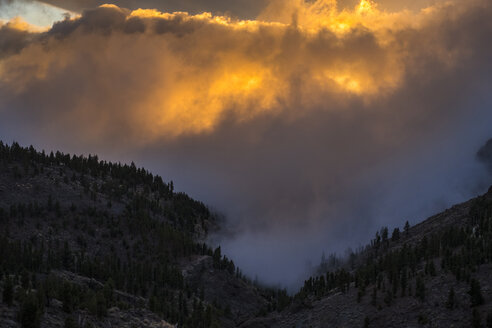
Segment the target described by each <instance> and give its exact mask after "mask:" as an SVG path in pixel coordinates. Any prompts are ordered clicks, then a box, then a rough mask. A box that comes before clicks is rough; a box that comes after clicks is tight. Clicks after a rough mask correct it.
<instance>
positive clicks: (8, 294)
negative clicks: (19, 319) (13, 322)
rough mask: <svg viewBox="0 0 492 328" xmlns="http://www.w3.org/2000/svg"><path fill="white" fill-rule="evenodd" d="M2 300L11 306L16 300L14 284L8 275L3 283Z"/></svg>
mask: <svg viewBox="0 0 492 328" xmlns="http://www.w3.org/2000/svg"><path fill="white" fill-rule="evenodd" d="M2 300H3V302H4V303H5V304H7V306H11V305H12V303H13V301H14V286H13V284H12V280H10V277H9V276H8V275H7V277H6V278H5V282H4V285H3V293H2Z"/></svg>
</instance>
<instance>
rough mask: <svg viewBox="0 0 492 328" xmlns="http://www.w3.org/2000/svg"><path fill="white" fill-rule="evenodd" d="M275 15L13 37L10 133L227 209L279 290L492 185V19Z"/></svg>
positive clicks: (83, 20)
mask: <svg viewBox="0 0 492 328" xmlns="http://www.w3.org/2000/svg"><path fill="white" fill-rule="evenodd" d="M378 8H379V7H378V6H377V5H376V4H375V3H373V2H371V1H367V0H363V1H361V2H360V3H358V4H357V5H355V6H354V7H352V8H351V9H350V10H348V9H343V10H341V9H339V8H338V6H337V3H336V2H335V1H332V0H317V1H314V2H312V1H311V2H304V1H301V0H295V1H294V0H293V1H272V2H270V3H269V5H268V6H267V7H266V8H265V9H264V10H263V11H262V13H261V14H260V15H259V17H258V19H256V20H239V19H234V18H231V17H229V16H215V15H212V14H210V13H202V14H195V15H192V14H188V13H185V12H175V13H163V12H159V11H157V10H134V11H131V10H128V9H122V8H119V7H116V6H114V5H105V6H101V7H98V8H96V9H90V10H87V11H85V12H83V14H82V15H81V16H80V17H76V18H71V19H66V20H64V21H61V22H58V23H56V24H54V25H53V26H52V27H51V29H49V30H48V31H46V32H39V31H36V30H33V29H32V28H30V27H29V26H28V25H25V24H22V23H21V22H20V21H19V20H17V21H11V22H9V23H6V24H3V25H2V26H1V27H0V137H1V138H3V139H4V140H7V141H8V140H12V139H15V140H18V141H20V142H23V143H28V144H30V143H34V144H35V145H37V146H39V147H44V148H49V149H52V148H56V149H62V150H66V151H70V152H74V151H75V152H85V153H88V152H91V153H95V152H97V153H98V154H100V156H101V157H105V158H108V159H114V160H135V161H136V162H138V163H139V164H141V165H145V166H146V167H149V168H151V169H153V171H155V172H156V173H159V174H161V175H163V176H164V178H167V179H173V180H174V181H175V183H176V185H177V186H178V188H180V189H183V190H185V191H187V192H190V193H191V194H192V195H193V196H195V197H198V198H200V199H201V200H203V201H206V202H207V203H209V204H210V205H211V206H213V207H215V208H217V209H218V210H220V211H222V212H224V213H225V215H226V217H227V220H228V221H227V222H228V228H227V230H228V231H230V232H231V234H230V236H229V237H224V236H222V239H221V240H220V242H221V243H222V244H223V247H224V248H225V250H226V252H229V254H230V255H231V256H232V257H233V258H235V260H236V261H237V262H238V264H239V265H240V266H241V267H243V268H244V270H245V271H246V272H247V273H249V274H251V275H255V274H258V276H259V278H260V279H263V280H264V281H267V282H270V283H273V282H279V281H280V282H282V283H285V284H291V283H295V282H296V281H297V280H298V279H299V277H300V276H302V274H303V272H304V271H305V269H306V263H307V261H316V260H317V259H318V258H319V257H320V254H321V252H322V250H325V251H327V252H330V251H343V249H345V248H346V247H347V246H348V245H352V246H354V244H355V246H356V245H357V243H359V242H360V243H363V242H365V241H366V240H367V239H368V238H369V237H370V235H372V233H371V231H375V230H376V229H377V228H378V227H379V226H380V225H382V224H388V225H401V224H402V223H403V222H405V220H406V219H409V220H411V221H413V222H415V221H417V220H419V219H423V218H424V216H425V215H429V214H432V213H433V212H435V211H437V210H440V209H442V208H444V207H446V206H448V205H450V204H452V203H454V202H457V201H460V200H464V199H466V198H467V197H470V196H472V195H475V194H477V193H479V192H480V191H482V190H484V189H486V188H487V184H488V183H489V182H490V181H489V178H490V176H489V173H488V171H487V170H486V168H485V166H483V165H482V164H480V163H479V162H478V161H477V160H476V152H477V150H478V149H479V147H480V146H482V145H483V144H484V143H485V141H486V140H487V139H488V138H489V137H490V135H491V134H492V131H491V129H490V126H491V123H492V114H491V111H490V105H491V102H492V97H491V95H490V90H491V82H492V81H491V76H492V75H491V71H492V64H491V63H490V58H492V47H491V46H490V45H489V39H490V35H491V33H492V19H491V18H492V5H491V4H490V2H489V1H481V0H476V1H475V0H474V1H468V2H466V3H462V2H447V3H440V4H436V5H434V6H432V7H429V8H427V9H425V10H422V11H419V12H411V11H406V10H404V11H400V12H386V11H384V10H382V9H378Z"/></svg>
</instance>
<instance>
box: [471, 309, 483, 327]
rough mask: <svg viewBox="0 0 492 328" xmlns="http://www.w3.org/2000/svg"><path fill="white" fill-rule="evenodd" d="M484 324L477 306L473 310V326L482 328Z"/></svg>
mask: <svg viewBox="0 0 492 328" xmlns="http://www.w3.org/2000/svg"><path fill="white" fill-rule="evenodd" d="M481 326H482V320H481V319H480V312H478V310H477V308H474V309H473V311H472V327H473V328H480V327H481Z"/></svg>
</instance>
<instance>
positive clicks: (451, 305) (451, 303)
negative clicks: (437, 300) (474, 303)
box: [446, 287, 455, 309]
mask: <svg viewBox="0 0 492 328" xmlns="http://www.w3.org/2000/svg"><path fill="white" fill-rule="evenodd" d="M454 298H455V296H454V288H453V287H451V289H450V290H449V294H448V300H447V301H446V307H447V308H448V309H453V308H454Z"/></svg>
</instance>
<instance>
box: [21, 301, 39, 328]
mask: <svg viewBox="0 0 492 328" xmlns="http://www.w3.org/2000/svg"><path fill="white" fill-rule="evenodd" d="M40 317H41V313H40V311H39V306H38V302H37V298H36V296H35V295H34V294H33V293H28V294H27V295H26V297H25V298H24V301H23V302H22V304H21V308H20V312H19V319H20V324H21V327H22V328H38V327H39V326H40Z"/></svg>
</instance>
